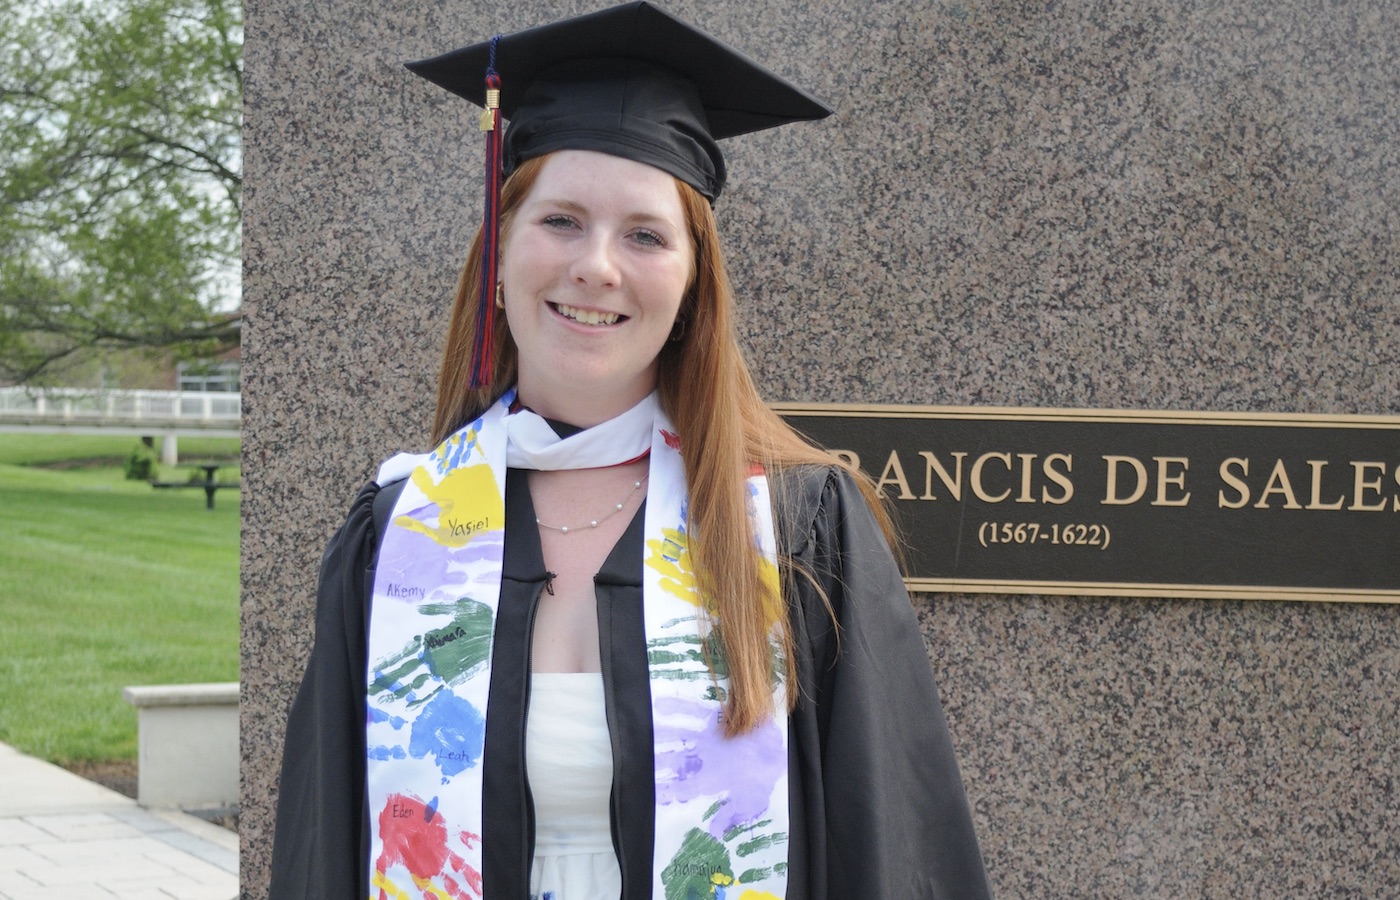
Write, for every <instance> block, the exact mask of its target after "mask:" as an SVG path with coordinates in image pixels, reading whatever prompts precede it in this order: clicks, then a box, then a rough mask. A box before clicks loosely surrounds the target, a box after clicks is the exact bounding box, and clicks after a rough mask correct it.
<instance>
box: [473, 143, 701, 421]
mask: <svg viewBox="0 0 1400 900" xmlns="http://www.w3.org/2000/svg"><path fill="white" fill-rule="evenodd" d="M694 268H695V252H694V249H693V248H692V246H691V241H690V230H689V228H688V226H687V224H686V219H685V212H684V210H683V208H682V206H681V198H680V192H679V191H678V190H677V189H676V184H675V181H674V179H673V178H672V177H671V176H670V175H668V174H667V173H665V172H662V171H661V170H660V169H656V168H653V167H651V166H648V165H645V164H643V163H638V162H633V161H631V160H626V159H622V158H620V157H616V156H609V155H607V154H603V153H593V152H589V151H583V150H566V151H562V152H559V153H555V154H552V155H551V156H549V157H548V158H547V159H545V161H544V165H543V168H541V170H540V173H539V176H538V178H537V179H536V181H535V183H534V186H533V187H531V189H530V192H529V193H528V194H527V195H526V196H525V199H524V200H523V201H522V202H521V204H520V206H519V207H518V208H517V209H516V210H515V213H514V215H513V218H512V222H511V226H510V230H509V233H508V234H507V235H506V237H505V241H504V244H503V245H502V248H501V266H500V280H501V284H502V286H503V290H504V295H505V307H506V318H507V320H508V321H509V323H510V332H511V336H512V337H513V338H514V340H515V344H516V347H517V348H518V350H519V359H518V377H519V388H520V399H521V401H522V402H523V403H525V404H526V405H528V406H530V407H531V408H532V409H534V410H535V411H536V412H538V413H540V414H541V415H545V416H549V417H551V418H560V419H563V420H564V421H567V422H571V423H573V424H576V425H592V424H596V422H598V421H603V420H604V419H607V418H611V417H612V416H615V415H617V414H619V413H621V412H623V411H624V410H626V409H628V408H630V407H631V406H633V405H635V404H636V403H638V402H639V401H640V400H641V399H642V398H643V397H645V396H646V395H647V394H648V393H650V392H651V391H652V390H653V389H654V388H655V387H656V371H657V361H656V357H657V354H658V353H660V351H661V348H662V346H663V345H664V344H665V343H666V340H667V338H668V337H669V335H670V333H671V327H672V325H673V324H674V322H675V320H676V313H677V312H678V311H679V309H680V306H681V300H682V298H683V297H684V296H685V291H686V289H687V287H689V285H690V280H691V277H692V274H693V272H694ZM585 420H594V421H585Z"/></svg>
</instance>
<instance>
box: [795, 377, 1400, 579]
mask: <svg viewBox="0 0 1400 900" xmlns="http://www.w3.org/2000/svg"><path fill="white" fill-rule="evenodd" d="M773 408H774V409H775V410H777V412H778V413H779V414H780V415H782V416H783V417H784V418H785V419H787V421H788V422H789V423H790V424H792V425H793V426H794V427H795V428H797V429H798V430H799V431H801V432H802V433H804V434H806V435H807V436H809V437H810V438H812V439H813V440H814V441H816V442H817V443H819V444H821V445H822V446H825V447H827V448H829V449H830V450H831V451H832V452H834V453H836V454H838V455H841V456H844V457H846V458H847V459H849V460H851V461H853V462H856V463H857V464H858V465H859V466H860V467H861V468H862V469H864V470H865V471H866V472H867V473H869V474H870V476H871V477H872V478H874V479H875V480H876V481H877V482H878V483H879V485H880V488H881V491H882V493H884V494H885V496H887V497H888V498H890V500H891V506H892V508H893V510H894V511H895V513H896V515H897V518H898V521H899V524H900V526H901V528H902V530H903V534H904V538H905V543H906V562H907V568H908V572H907V576H908V577H907V581H908V583H909V587H910V589H911V590H917V591H981V592H995V593H1035V594H1084V595H1101V596H1156V597H1225V598H1238V599H1261V600H1332V601H1360V602H1375V603H1397V602H1400V417H1392V416H1334V415H1294V414H1282V413H1280V414H1271V413H1247V414H1246V413H1239V414H1231V413H1185V412H1139V411H1117V410H1090V409H1078V410H1072V409H998V408H953V407H921V406H851V405H838V404H829V405H828V404H790V403H789V404H774V405H773Z"/></svg>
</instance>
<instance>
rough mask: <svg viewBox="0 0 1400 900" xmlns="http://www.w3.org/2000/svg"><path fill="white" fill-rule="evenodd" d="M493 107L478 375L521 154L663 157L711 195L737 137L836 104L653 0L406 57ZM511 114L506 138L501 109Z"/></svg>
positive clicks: (484, 362) (488, 351) (482, 376)
mask: <svg viewBox="0 0 1400 900" xmlns="http://www.w3.org/2000/svg"><path fill="white" fill-rule="evenodd" d="M408 68H409V69H410V70H411V71H413V72H414V73H415V74H418V75H421V76H423V77H424V78H426V79H428V80H429V81H431V82H433V83H434V84H437V85H439V86H441V87H444V88H446V89H447V90H449V91H451V92H452V93H454V94H457V95H458V96H461V97H465V98H466V99H468V100H470V101H472V102H473V103H476V104H478V105H480V106H484V107H486V110H487V111H486V112H485V113H484V114H483V115H482V119H481V127H482V130H484V131H486V132H488V134H487V150H486V216H485V221H484V223H483V226H482V249H481V257H482V258H481V262H482V265H481V282H480V285H479V286H478V291H479V294H478V300H479V304H480V309H479V314H478V316H477V332H476V338H475V343H474V345H473V348H472V363H471V373H472V374H471V386H472V387H481V386H483V385H485V384H487V383H488V382H489V380H490V378H491V371H492V347H491V335H492V334H493V330H494V320H495V311H494V310H495V307H494V305H493V298H494V295H495V288H496V257H497V242H498V240H499V222H498V219H499V212H500V210H499V207H500V184H501V178H502V177H503V176H504V175H508V174H510V173H511V172H512V171H513V170H514V169H515V167H516V166H517V165H519V164H520V163H521V162H523V161H525V160H527V159H532V158H534V157H537V156H543V155H544V154H546V153H552V152H554V151H556V150H595V151H598V152H601V153H609V154H612V155H613V156H621V157H623V158H625V159H630V160H633V161H635V162H640V163H645V164H647V165H651V166H655V167H656V168H658V169H661V170H662V171H663V172H668V173H670V174H671V175H674V176H675V177H677V178H679V179H680V180H681V181H684V182H685V183H686V184H689V185H690V186H691V187H693V188H695V189H696V190H697V191H699V192H700V193H702V194H704V195H705V196H706V197H708V198H709V199H710V200H711V201H712V202H713V201H714V199H715V198H716V197H718V196H719V193H720V191H721V190H722V189H723V188H724V181H725V166H724V157H723V155H722V154H721V153H720V151H719V146H718V145H717V144H716V143H715V142H716V141H717V140H721V139H723V138H727V137H733V136H735V135H739V134H747V133H748V132H751V131H760V130H762V129H764V128H773V127H775V126H778V125H786V124H787V123H789V122H796V121H801V120H804V119H822V118H825V117H826V116H829V115H831V109H830V108H829V107H828V106H826V104H824V103H822V102H820V101H818V100H816V99H814V98H812V97H811V96H809V95H808V94H807V93H806V92H804V91H802V90H801V89H799V88H797V87H795V86H794V85H792V84H790V83H788V82H787V81H785V80H784V79H782V78H780V77H779V76H777V75H775V74H774V73H772V72H770V71H768V70H767V69H765V68H764V67H763V66H761V65H759V64H758V63H756V62H754V61H753V60H751V59H749V58H748V57H746V56H744V55H743V54H741V53H739V52H738V51H736V50H734V49H733V48H731V47H729V46H727V45H725V44H723V43H721V42H719V41H717V40H715V39H714V38H713V37H711V36H709V35H708V34H705V33H704V32H702V31H699V30H697V29H695V28H693V27H691V26H690V25H687V24H686V23H685V22H682V21H681V20H680V19H677V18H676V17H675V16H672V15H670V14H668V13H665V12H663V11H661V10H660V9H657V8H656V7H655V6H652V5H651V4H650V3H647V2H645V0H643V2H637V3H627V4H624V5H622V6H615V7H613V8H611V9H605V10H601V11H599V12H595V13H589V14H588V15H583V16H578V17H576V18H572V19H564V20H562V21H559V22H553V23H551V24H548V25H540V26H538V27H536V28H530V29H527V30H525V31H519V32H516V33H515V34H509V35H497V36H496V37H494V38H492V39H491V40H489V41H484V42H482V43H480V44H472V45H471V46H469V47H463V48H461V49H459V50H453V51H452V52H450V53H445V54H443V55H442V56H436V57H433V58H432V59H424V60H420V61H418V62H412V63H409V64H408ZM502 116H504V117H505V118H506V119H509V120H510V127H509V128H508V129H506V130H505V134H504V138H503V137H502V129H501V124H500V119H501V117H502Z"/></svg>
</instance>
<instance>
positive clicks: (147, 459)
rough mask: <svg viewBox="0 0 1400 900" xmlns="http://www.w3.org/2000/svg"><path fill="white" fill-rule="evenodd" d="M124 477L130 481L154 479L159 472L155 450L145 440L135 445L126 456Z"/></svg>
mask: <svg viewBox="0 0 1400 900" xmlns="http://www.w3.org/2000/svg"><path fill="white" fill-rule="evenodd" d="M125 470H126V477H127V478H129V479H131V480H132V481H154V480H155V479H156V476H157V475H159V474H160V470H159V469H158V468H157V467H156V450H155V448H154V447H152V446H150V445H149V444H146V443H145V442H142V443H139V444H137V445H136V447H135V449H133V450H132V451H131V454H130V455H129V456H127V458H126V465H125Z"/></svg>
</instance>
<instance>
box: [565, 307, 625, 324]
mask: <svg viewBox="0 0 1400 900" xmlns="http://www.w3.org/2000/svg"><path fill="white" fill-rule="evenodd" d="M550 306H551V307H553V309H554V311H555V312H557V313H559V315H561V316H563V317H564V318H566V319H570V320H572V321H574V322H578V323H580V324H583V325H590V326H594V327H596V326H600V325H616V324H617V323H618V322H620V321H624V320H625V319H626V318H627V317H626V316H623V315H619V314H618V313H611V312H599V311H597V310H592V309H582V308H580V307H577V306H565V305H564V304H562V303H551V304H550Z"/></svg>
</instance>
